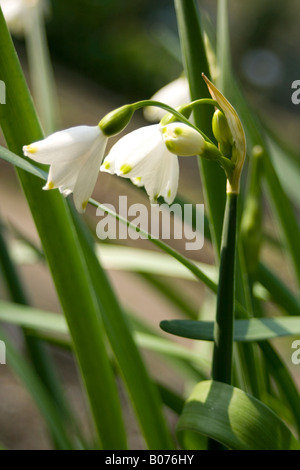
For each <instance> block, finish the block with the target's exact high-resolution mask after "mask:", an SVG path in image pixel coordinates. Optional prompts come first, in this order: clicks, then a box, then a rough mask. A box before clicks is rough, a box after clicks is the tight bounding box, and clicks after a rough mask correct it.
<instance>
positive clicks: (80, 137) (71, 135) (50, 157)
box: [23, 126, 108, 213]
mask: <svg viewBox="0 0 300 470" xmlns="http://www.w3.org/2000/svg"><path fill="white" fill-rule="evenodd" d="M107 139H108V137H107V136H106V135H104V133H103V132H102V131H101V129H100V128H99V126H77V127H72V128H70V129H66V130H63V131H59V132H55V133H54V134H51V135H50V136H49V137H46V138H45V139H43V140H40V141H38V142H34V143H32V144H30V145H25V146H24V147H23V152H24V155H26V156H27V157H29V158H31V159H32V160H34V161H36V162H39V163H43V164H46V165H50V170H49V175H48V179H47V183H46V185H45V186H44V188H43V189H46V190H47V189H54V188H58V189H59V190H60V192H61V193H62V194H63V195H64V196H68V195H69V194H70V193H73V198H74V203H75V207H76V209H77V210H78V212H80V213H82V212H84V211H85V208H86V205H87V203H88V200H89V198H90V197H91V195H92V192H93V189H94V187H95V184H96V180H97V177H98V172H99V168H100V165H101V162H102V160H103V157H104V152H105V148H106V144H107Z"/></svg>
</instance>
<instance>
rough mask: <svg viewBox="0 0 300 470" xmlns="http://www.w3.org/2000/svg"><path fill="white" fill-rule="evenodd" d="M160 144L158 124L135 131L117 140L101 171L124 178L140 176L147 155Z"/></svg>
mask: <svg viewBox="0 0 300 470" xmlns="http://www.w3.org/2000/svg"><path fill="white" fill-rule="evenodd" d="M162 144H163V142H162V137H161V134H160V130H159V125H158V124H154V125H151V126H146V127H141V128H139V129H136V130H135V131H133V132H130V133H129V134H126V135H125V136H124V137H122V138H121V139H120V140H118V142H117V143H116V144H115V145H114V146H113V147H112V148H111V150H110V152H109V154H108V155H107V157H106V158H105V160H104V162H103V165H102V166H101V171H108V172H109V173H116V174H117V175H119V176H124V177H126V178H131V177H135V176H140V174H139V173H140V170H141V169H142V168H143V165H144V164H147V160H148V155H149V154H150V153H152V152H153V151H154V150H155V149H156V148H157V147H158V146H160V145H162Z"/></svg>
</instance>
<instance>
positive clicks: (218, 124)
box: [212, 109, 233, 145]
mask: <svg viewBox="0 0 300 470" xmlns="http://www.w3.org/2000/svg"><path fill="white" fill-rule="evenodd" d="M212 130H213V133H214V136H215V138H216V139H217V141H218V142H219V143H220V144H223V145H227V144H230V145H232V143H233V139H232V134H231V131H230V129H229V126H228V122H227V119H226V117H225V114H224V113H223V112H222V111H220V109H217V110H216V111H215V112H214V115H213V118H212Z"/></svg>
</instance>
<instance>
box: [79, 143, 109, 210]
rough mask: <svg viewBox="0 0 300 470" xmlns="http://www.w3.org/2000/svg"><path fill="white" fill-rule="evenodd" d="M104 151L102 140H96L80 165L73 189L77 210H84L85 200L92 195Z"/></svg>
mask: <svg viewBox="0 0 300 470" xmlns="http://www.w3.org/2000/svg"><path fill="white" fill-rule="evenodd" d="M104 152H105V146H103V144H102V141H98V142H97V145H94V147H93V148H92V149H91V152H90V153H89V155H88V158H87V159H86V161H85V162H84V164H82V166H81V170H80V171H79V173H78V178H77V180H76V183H75V186H74V189H73V198H74V203H75V207H76V209H77V210H78V212H81V213H82V212H84V211H85V208H86V205H87V202H88V200H89V198H90V197H91V195H92V192H93V190H94V187H95V184H96V181H97V177H98V174H99V168H100V165H101V162H102V159H103V155H104Z"/></svg>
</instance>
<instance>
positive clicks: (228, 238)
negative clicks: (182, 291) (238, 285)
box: [212, 193, 237, 384]
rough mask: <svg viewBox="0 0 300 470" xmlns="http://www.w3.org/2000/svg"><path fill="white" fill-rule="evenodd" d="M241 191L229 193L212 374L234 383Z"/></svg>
mask: <svg viewBox="0 0 300 470" xmlns="http://www.w3.org/2000/svg"><path fill="white" fill-rule="evenodd" d="M236 213H237V194H233V193H228V194H227V198H226V207H225V215H224V225H223V233H222V242H221V262H220V276H219V286H218V294H217V312H216V321H215V330H214V353H213V366H212V378H213V379H214V380H218V381H219V382H224V383H228V384H230V383H231V374H232V346H233V312H234V288H235V279H234V271H235V270H234V266H235V245H236Z"/></svg>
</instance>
